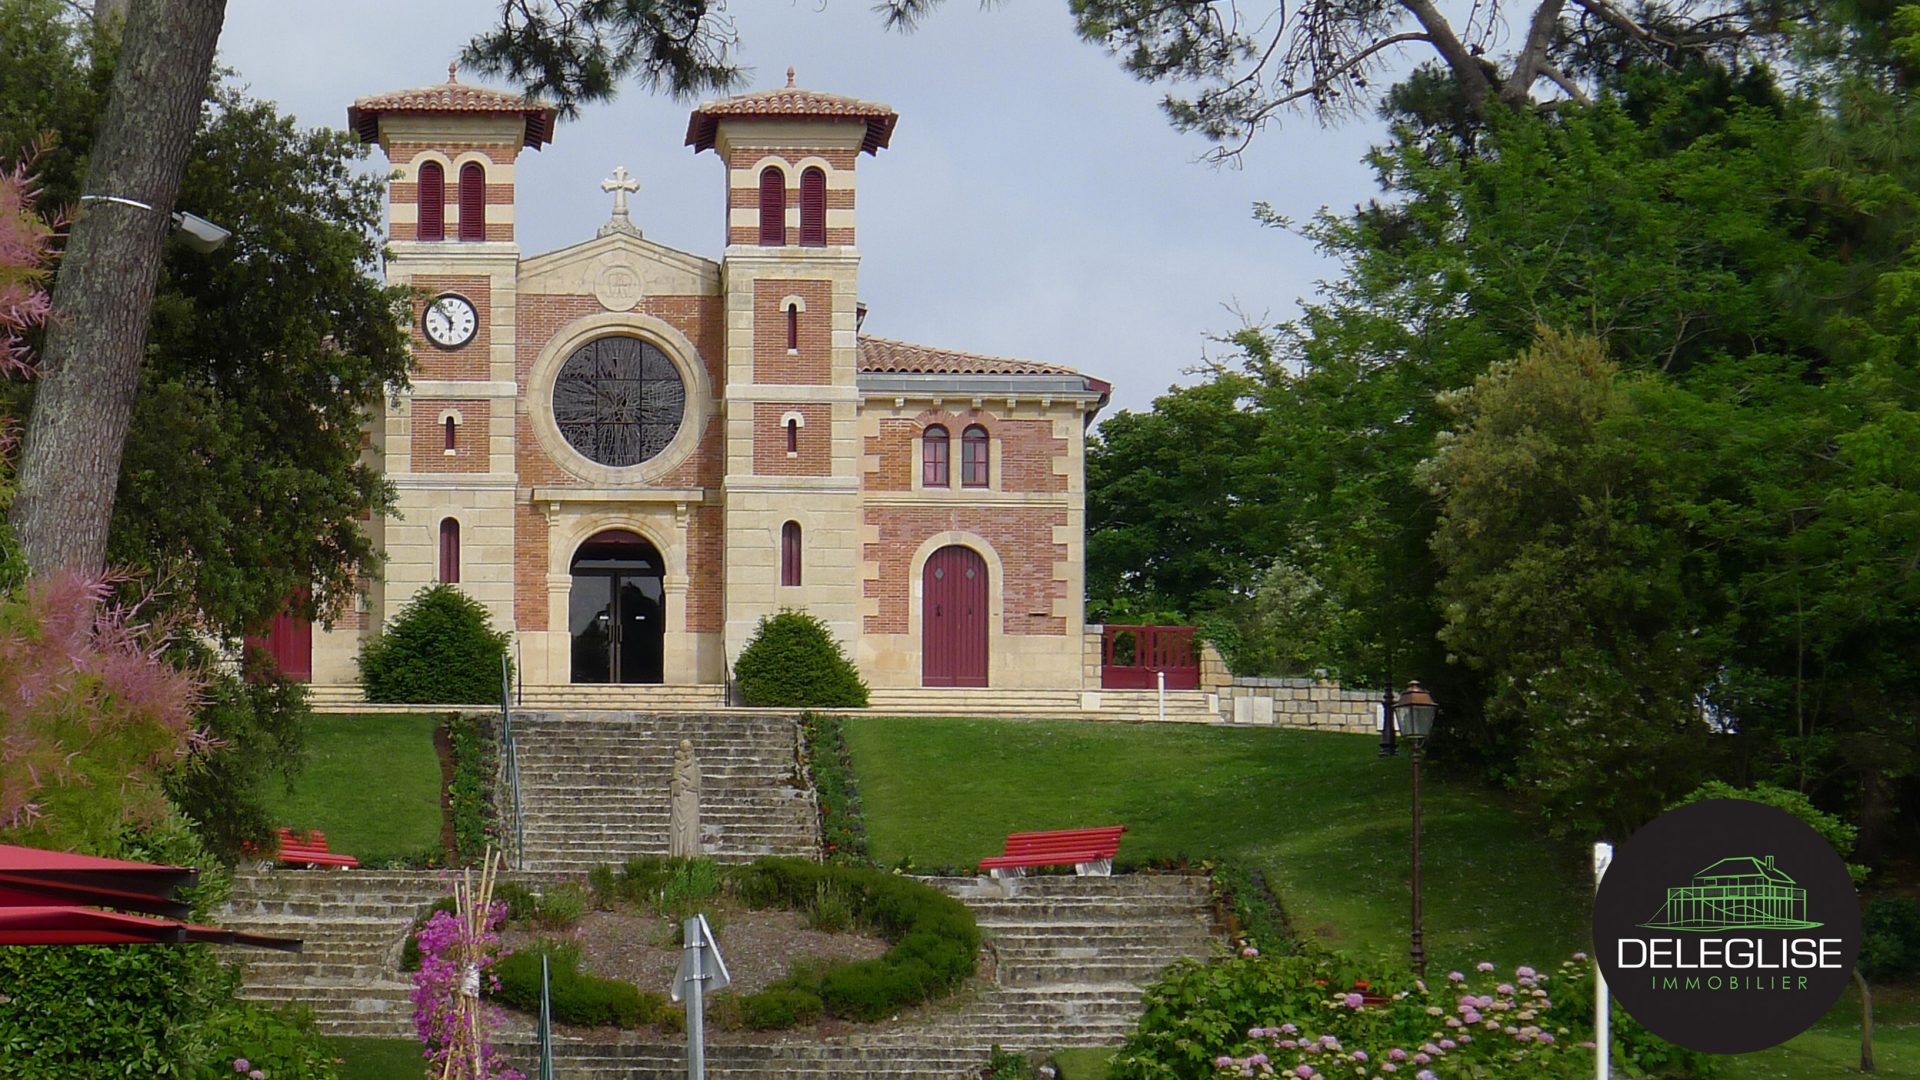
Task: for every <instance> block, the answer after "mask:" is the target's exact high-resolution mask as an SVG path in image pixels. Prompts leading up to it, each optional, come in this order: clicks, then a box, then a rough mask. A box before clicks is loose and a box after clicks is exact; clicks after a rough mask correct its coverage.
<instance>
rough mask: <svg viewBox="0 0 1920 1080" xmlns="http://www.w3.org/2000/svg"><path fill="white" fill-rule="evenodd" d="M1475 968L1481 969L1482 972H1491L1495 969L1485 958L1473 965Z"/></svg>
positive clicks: (1476, 969)
mask: <svg viewBox="0 0 1920 1080" xmlns="http://www.w3.org/2000/svg"><path fill="white" fill-rule="evenodd" d="M1473 969H1474V970H1475V971H1479V972H1482V973H1491V972H1492V971H1493V965H1492V964H1489V963H1487V962H1486V961H1485V960H1482V961H1480V962H1479V963H1477V964H1475V965H1473Z"/></svg>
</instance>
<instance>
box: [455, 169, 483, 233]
mask: <svg viewBox="0 0 1920 1080" xmlns="http://www.w3.org/2000/svg"><path fill="white" fill-rule="evenodd" d="M486 238H487V170H486V169H484V168H481V166H480V163H479V162H477V161H469V162H468V163H466V164H465V165H462V166H460V239H462V240H485V239H486Z"/></svg>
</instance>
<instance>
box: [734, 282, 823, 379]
mask: <svg viewBox="0 0 1920 1080" xmlns="http://www.w3.org/2000/svg"><path fill="white" fill-rule="evenodd" d="M789 297H798V298H799V299H800V305H799V306H800V309H801V310H800V311H799V312H798V313H797V314H796V316H795V318H796V320H797V323H796V327H795V328H796V329H797V330H798V331H799V332H798V334H796V335H795V340H796V342H797V344H798V345H799V347H798V348H796V349H789V348H787V306H788V305H787V303H783V301H787V299H788V298H789ZM832 380H833V284H832V283H831V282H827V281H787V280H782V279H779V278H761V279H759V280H757V281H755V282H754V283H753V381H754V382H756V383H759V384H761V385H776V384H779V385H801V384H805V385H815V386H823V385H825V384H827V383H829V382H831V381H832Z"/></svg>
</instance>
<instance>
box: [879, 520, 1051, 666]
mask: <svg viewBox="0 0 1920 1080" xmlns="http://www.w3.org/2000/svg"><path fill="white" fill-rule="evenodd" d="M866 523H867V525H869V526H870V527H872V528H874V529H877V530H878V532H879V540H878V541H876V542H873V543H869V544H867V545H866V549H865V558H866V560H867V561H868V562H871V563H875V564H877V565H878V566H879V576H878V577H874V578H869V579H868V580H867V582H866V595H867V597H868V598H869V599H872V600H877V601H879V607H880V610H879V613H878V614H875V615H869V616H867V618H866V627H865V628H866V631H867V633H870V634H904V633H906V632H907V630H908V628H909V625H910V622H911V619H912V613H911V608H910V605H911V603H912V597H913V571H914V568H913V566H912V561H913V556H914V553H915V552H916V551H918V550H919V549H920V546H921V545H922V544H924V543H925V542H926V541H927V538H928V537H931V536H933V535H935V534H936V533H943V532H948V531H959V532H968V533H973V534H975V535H977V536H979V537H980V538H981V539H983V540H985V541H986V542H987V543H989V544H991V545H993V550H994V553H995V554H996V555H998V556H999V558H1000V565H1001V567H1002V568H1003V573H1004V575H1005V580H1004V581H1003V582H1001V591H1000V598H999V599H1000V605H1001V612H1000V621H1001V627H1002V629H1003V631H1004V632H1005V633H1008V634H1046V635H1052V634H1065V633H1066V632H1067V621H1066V620H1065V619H1064V618H1061V617H1060V616H1058V615H1055V614H1052V612H1053V606H1054V601H1056V600H1064V599H1065V598H1066V586H1065V583H1063V582H1061V581H1057V580H1055V577H1054V568H1055V565H1056V564H1057V563H1060V562H1063V561H1065V560H1066V558H1067V548H1066V545H1065V544H1060V543H1055V542H1054V534H1053V530H1054V529H1056V528H1059V527H1062V526H1064V525H1066V524H1067V512H1066V511H1065V510H1054V509H1050V508H1046V507H984V506H982V507H938V506H928V507H892V506H885V507H881V506H869V507H867V509H866ZM1075 648H1078V646H1077V645H1076V646H1075Z"/></svg>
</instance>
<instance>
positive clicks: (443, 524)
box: [440, 518, 460, 585]
mask: <svg viewBox="0 0 1920 1080" xmlns="http://www.w3.org/2000/svg"><path fill="white" fill-rule="evenodd" d="M440 580H441V581H444V582H446V583H448V584H449V585H452V584H457V583H458V582H459V580H460V523H459V522H457V521H455V520H453V519H452V518H442V519H441V521H440Z"/></svg>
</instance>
